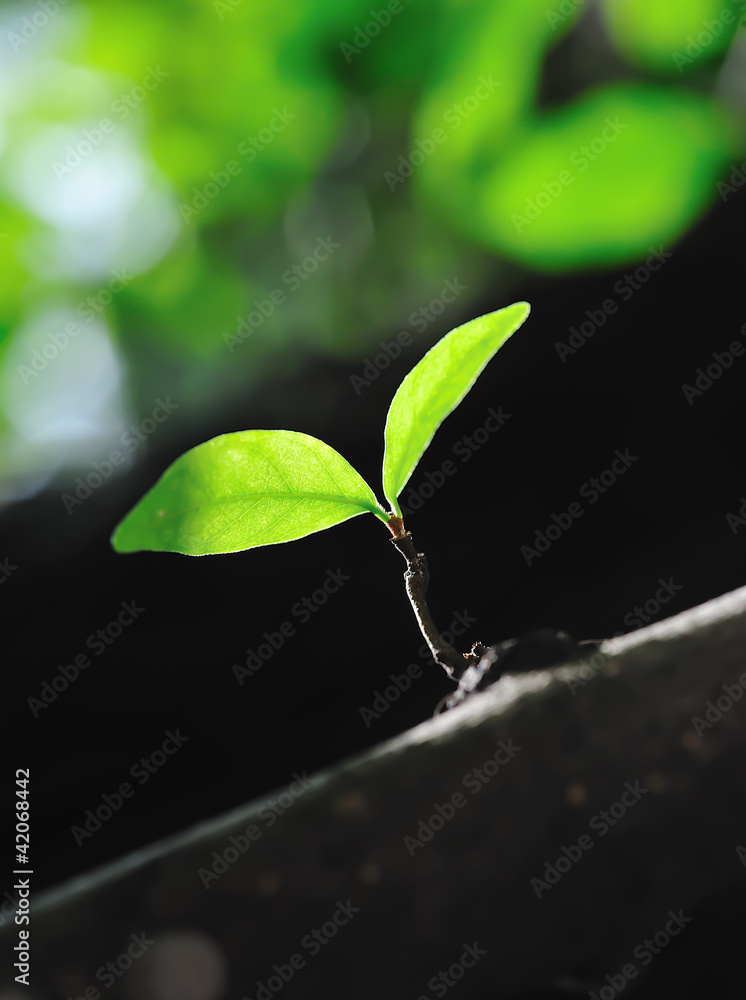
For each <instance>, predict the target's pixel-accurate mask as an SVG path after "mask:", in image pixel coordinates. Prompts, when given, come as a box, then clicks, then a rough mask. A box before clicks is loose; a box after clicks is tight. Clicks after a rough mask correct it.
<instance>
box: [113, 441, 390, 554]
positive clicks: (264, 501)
mask: <svg viewBox="0 0 746 1000" xmlns="http://www.w3.org/2000/svg"><path fill="white" fill-rule="evenodd" d="M366 511H370V512H371V513H372V514H375V515H376V516H377V517H379V518H381V520H382V521H387V520H388V517H387V515H386V513H385V512H384V511H383V510H381V508H380V507H379V505H378V503H377V502H376V498H375V497H374V495H373V493H372V491H371V489H370V487H369V486H368V484H367V483H366V482H365V481H364V480H363V479H362V478H361V477H360V476H359V475H358V473H357V472H356V471H355V470H354V469H353V468H352V466H351V465H350V464H349V463H348V462H346V461H345V459H344V458H342V456H341V455H340V454H339V453H338V452H336V451H335V450H334V449H333V448H330V447H329V445H328V444H324V442H323V441H319V440H317V439H316V438H313V437H309V435H308V434H300V433H298V432H296V431H239V432H238V433H236V434H222V435H221V436H220V437H216V438H213V439H212V440H211V441H206V442H205V443H204V444H200V445H197V447H196V448H192V449H191V450H190V451H187V452H186V453H185V454H183V455H182V456H181V457H180V458H177V459H176V461H175V462H174V463H173V465H171V466H170V467H169V468H168V469H167V470H166V471H165V473H164V474H163V475H162V476H161V478H160V479H159V480H158V482H157V483H156V484H155V486H154V487H153V489H152V490H150V492H149V493H146V494H145V496H144V497H143V498H142V500H141V501H140V502H139V503H138V504H137V506H136V507H134V508H133V509H132V510H131V511H130V512H129V514H128V515H127V516H126V517H125V519H124V520H123V521H122V522H121V524H120V525H119V527H118V528H117V529H116V531H115V532H114V535H113V536H112V544H113V546H114V548H115V549H116V550H117V551H118V552H135V551H138V550H140V549H155V550H159V551H166V552H183V553H185V554H187V555H193V556H199V555H207V554H208V553H216V552H238V551H239V550H241V549H251V548H254V547H255V546H257V545H271V544H273V543H275V542H289V541H291V540H292V539H294V538H302V537H303V535H309V534H311V533H312V532H314V531H321V530H322V529H323V528H328V527H330V526H331V525H333V524H338V523H339V522H340V521H346V520H347V519H348V518H350V517H356V516H357V515H358V514H364V513H365V512H366Z"/></svg>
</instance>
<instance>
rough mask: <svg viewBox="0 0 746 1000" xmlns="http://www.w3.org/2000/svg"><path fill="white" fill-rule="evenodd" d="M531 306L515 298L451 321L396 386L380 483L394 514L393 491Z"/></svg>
mask: <svg viewBox="0 0 746 1000" xmlns="http://www.w3.org/2000/svg"><path fill="white" fill-rule="evenodd" d="M530 310H531V307H530V306H529V304H528V302H515V303H514V304H513V305H512V306H506V307H505V309H498V310H497V312H492V313H487V315H486V316H479V317H477V319H473V320H471V321H470V322H468V323H464V325H463V326H458V327H456V329H455V330H451V332H450V333H447V334H446V335H445V337H443V339H442V340H439V341H438V343H437V344H436V345H435V346H434V347H433V348H431V349H430V350H429V351H428V352H427V354H426V355H425V357H424V358H423V359H422V361H420V362H419V364H417V365H415V367H414V368H413V369H412V371H411V372H410V373H409V375H407V377H406V378H405V379H404V381H403V382H402V384H401V385H400V386H399V388H398V389H397V391H396V395H395V396H394V398H393V399H392V401H391V406H390V407H389V413H388V417H387V419H386V432H385V441H386V448H385V452H384V457H383V488H384V492H385V493H386V497H387V499H388V500H389V502H390V503H391V505H392V508H393V510H394V512H395V513H396V514H397V515H398V516H399V517H401V508H400V507H399V502H398V500H397V497H398V496H399V494H400V493H401V491H402V490H403V489H404V487H405V485H406V484H407V481H408V479H409V477H410V476H411V475H412V473H413V472H414V470H415V467H416V466H417V463H418V462H419V460H420V459H421V458H422V455H423V453H424V451H425V449H426V448H427V446H428V445H429V444H430V442H431V441H432V439H433V436H434V435H435V432H436V431H437V429H438V428H439V427H440V425H441V424H442V423H443V421H444V420H445V418H446V417H447V416H448V414H449V413H451V412H452V411H453V410H455V409H456V407H457V406H458V404H459V403H460V402H461V400H462V399H463V398H464V396H465V395H466V394H467V392H468V391H469V389H471V387H472V386H473V385H474V383H475V381H476V380H477V376H478V375H479V373H480V372H481V371H482V369H483V368H484V366H485V365H486V364H487V362H488V361H489V360H490V358H491V357H492V356H493V354H494V353H495V352H496V351H497V350H498V348H500V347H502V345H503V344H504V343H505V341H506V340H507V339H508V337H509V336H510V335H511V334H512V333H515V331H516V330H517V329H518V327H519V326H521V324H522V323H523V322H524V321H525V319H526V317H527V316H528V314H529V312H530Z"/></svg>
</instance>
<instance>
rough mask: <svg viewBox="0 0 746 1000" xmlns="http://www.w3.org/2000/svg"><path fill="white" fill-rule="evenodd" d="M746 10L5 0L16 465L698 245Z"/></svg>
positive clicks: (7, 427)
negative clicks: (573, 279)
mask: <svg viewBox="0 0 746 1000" xmlns="http://www.w3.org/2000/svg"><path fill="white" fill-rule="evenodd" d="M745 6H746V5H744V4H743V3H742V2H741V0H679V2H678V3H676V4H673V3H671V2H670V0H601V3H600V4H594V3H592V2H591V0H472V2H470V3H466V2H465V0H434V2H432V3H429V4H419V3H417V2H415V0H390V2H389V0H387V2H386V3H383V2H380V3H376V4H374V5H371V2H370V0H365V2H363V0H319V2H317V3H315V4H311V5H295V4H292V5H291V4H268V3H261V2H258V0H225V2H223V0H214V2H208V0H148V2H146V0H140V2H131V0H128V2H127V3H124V2H123V0H122V2H108V3H106V4H93V3H83V2H75V0H71V2H67V3H61V2H59V0H44V2H41V0H37V2H27V0H23V2H22V3H13V4H5V5H2V6H0V46H2V61H1V62H0V267H1V268H2V282H1V283H0V365H1V366H2V368H1V369H0V380H1V383H2V409H1V410H0V434H2V439H3V446H2V452H1V457H0V473H2V474H3V476H4V478H5V479H6V481H8V482H10V483H11V486H12V484H16V486H15V487H13V488H17V487H18V485H19V484H20V485H21V487H22V488H25V487H24V485H23V484H24V483H27V482H28V479H29V476H30V475H32V474H34V475H37V476H41V477H42V478H43V477H44V476H45V475H48V474H51V473H53V472H54V470H55V469H56V468H62V467H65V466H70V465H75V464H76V463H78V464H80V463H81V462H83V463H84V462H85V461H88V458H89V457H90V456H91V455H94V456H95V454H97V449H98V451H99V452H100V449H101V448H102V447H104V446H105V444H106V442H107V441H111V439H112V435H116V432H117V429H118V428H119V427H121V426H122V425H123V421H124V422H125V423H126V419H127V417H128V416H129V415H131V414H132V413H142V412H143V410H144V409H145V408H147V406H148V405H149V404H151V403H152V400H153V398H154V397H155V396H156V395H157V394H158V393H159V392H163V391H164V385H166V386H167V387H168V388H169V389H171V390H173V391H174V392H175V393H176V394H177V395H179V396H180V398H181V399H182V400H183V401H187V400H188V403H189V406H190V407H193V408H194V409H196V410H199V409H200V408H201V407H211V406H215V405H218V403H219V402H220V400H222V399H225V398H227V397H229V396H230V395H232V394H238V393H241V392H245V391H246V390H247V388H249V387H250V386H251V385H252V384H254V383H255V381H256V380H257V379H260V378H262V377H263V376H264V374H265V373H267V372H269V371H271V370H272V369H273V368H276V367H277V366H278V365H280V364H283V365H287V364H288V363H292V364H296V363H300V362H301V361H302V358H303V356H304V355H308V354H324V355H328V356H332V357H336V358H339V359H340V360H342V361H346V362H350V363H352V362H353V361H354V362H355V363H357V361H358V359H360V358H361V357H363V356H364V355H365V353H366V352H367V351H369V350H370V349H371V348H372V347H374V346H375V345H376V344H377V343H378V341H379V340H380V339H381V337H383V336H392V335H395V334H396V332H397V331H398V330H400V329H406V328H410V327H411V326H412V323H411V321H410V320H409V317H410V315H411V314H412V313H413V312H415V311H416V310H417V309H418V308H419V307H420V306H422V305H425V304H427V303H428V302H429V301H430V300H432V299H433V298H434V297H436V296H437V295H438V292H439V289H440V287H441V285H442V283H443V281H444V280H445V279H447V278H454V277H455V276H458V278H459V280H460V281H462V282H463V283H465V284H466V286H467V291H466V293H465V294H464V296H463V297H462V299H461V301H460V302H459V304H458V314H454V315H453V324H452V325H455V323H456V322H457V321H458V320H459V319H462V318H463V317H464V314H468V311H469V303H470V302H471V301H473V300H476V299H478V298H481V299H483V297H484V294H485V291H486V289H488V288H489V289H490V290H491V293H492V294H494V297H495V302H494V304H495V306H498V305H500V304H501V303H502V302H504V301H506V300H508V299H509V297H510V294H511V289H510V283H511V281H512V280H513V279H514V275H515V264H516V263H518V264H520V265H521V266H523V267H526V268H529V269H539V270H552V271H569V270H571V269H574V268H579V267H586V268H587V267H597V266H611V265H614V264H618V263H622V262H631V261H634V260H636V259H639V258H641V257H644V256H646V255H647V253H648V252H649V250H648V248H649V247H650V246H651V245H652V244H655V245H658V244H661V245H663V246H665V247H666V248H670V246H671V245H672V243H673V242H674V241H675V240H677V239H678V238H680V237H681V235H682V234H683V233H685V232H686V230H687V229H688V227H690V226H691V225H692V224H693V222H694V221H695V220H696V219H697V218H698V217H699V216H701V214H702V213H703V212H704V211H705V210H706V209H707V208H708V206H710V205H711V204H712V203H713V202H714V201H716V199H717V189H716V182H717V180H718V179H719V178H720V177H722V176H724V175H725V174H726V172H727V169H728V167H729V166H730V165H731V164H732V163H734V162H736V161H737V160H739V159H740V158H741V157H742V155H743V145H742V137H741V135H742V129H740V128H739V125H740V124H741V123H742V121H743V114H744V109H743V107H742V106H741V103H740V102H741V100H742V96H739V94H737V93H731V92H730V90H729V84H728V80H729V77H728V74H727V73H725V72H724V66H725V64H726V63H727V60H728V59H729V58H730V55H729V52H730V51H731V49H732V47H733V46H734V45H737V44H741V43H742V38H739V39H735V40H734V36H736V35H739V36H742V35H743V32H742V29H741V26H740V21H741V19H742V18H743V14H744V7H745ZM731 14H732V15H733V16H732V17H731V16H730V15H731ZM610 123H611V124H610ZM320 239H326V240H331V241H332V242H333V243H335V244H338V247H336V248H335V249H334V250H333V252H331V253H328V254H327V256H326V258H325V259H324V260H323V262H320V261H319V260H318V259H315V260H314V259H313V258H312V254H313V251H314V249H315V247H316V246H317V242H318V240H320ZM117 275H118V276H119V279H118V280H117ZM273 292H275V293H276V294H275V298H274V299H273V298H272V293H273ZM280 300H281V301H280ZM86 303H88V304H87V305H86ZM70 323H72V324H73V327H77V329H75V330H73V327H68V326H67V324H70ZM65 330H68V332H67V333H65ZM241 330H243V335H242V336H241V337H240V338H239V341H238V342H237V341H236V334H237V332H240V331H241ZM55 338H56V339H55ZM65 338H67V343H65ZM425 338H426V340H431V339H432V335H431V334H425ZM107 344H108V345H109V346H107ZM107 366H108V367H107ZM107 386H108V389H107V392H108V395H107V392H104V388H105V387H107ZM94 389H95V391H94ZM71 399H74V400H77V403H76V404H75V405H76V406H77V407H78V410H75V412H71V410H70V406H71V402H70V400H71ZM73 409H74V407H73ZM76 441H77V442H78V445H79V447H78V446H77V445H75V442H76ZM11 492H12V491H11Z"/></svg>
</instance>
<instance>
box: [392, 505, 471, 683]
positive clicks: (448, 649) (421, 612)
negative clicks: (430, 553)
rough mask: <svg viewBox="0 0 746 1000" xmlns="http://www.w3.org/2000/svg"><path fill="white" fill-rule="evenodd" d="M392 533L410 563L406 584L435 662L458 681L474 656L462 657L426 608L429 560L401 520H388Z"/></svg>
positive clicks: (393, 518)
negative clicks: (443, 635) (416, 545)
mask: <svg viewBox="0 0 746 1000" xmlns="http://www.w3.org/2000/svg"><path fill="white" fill-rule="evenodd" d="M389 530H390V531H391V533H392V535H393V536H394V537H393V538H392V539H391V541H392V543H393V544H394V545H395V546H396V548H397V549H398V550H399V551H400V552H401V554H402V555H403V556H404V558H405V560H406V562H407V571H406V573H405V574H404V582H405V585H406V588H407V596H408V597H409V600H410V603H411V605H412V609H413V611H414V614H415V618H416V619H417V623H418V625H419V626H420V631H421V632H422V634H423V636H424V637H425V641H426V642H427V644H428V646H429V647H430V652H431V653H432V654H433V659H434V660H435V662H436V663H438V664H440V666H441V667H443V669H444V670H445V672H446V673H447V674H448V676H449V677H455V678H456V680H458V679H459V678H460V677H461V674H462V673H463V672H464V670H465V669H466V668H467V667H468V666H469V665H470V663H471V662H472V661H473V660H474V654H473V653H468V654H461V653H459V651H458V650H457V649H454V647H453V646H451V645H449V644H448V643H447V642H445V640H444V639H443V637H442V636H441V634H440V632H439V631H438V628H437V626H436V624H435V622H434V621H433V617H432V615H431V614H430V609H429V608H428V606H427V600H426V596H427V586H428V583H429V582H430V571H429V569H428V565H427V559H426V558H425V556H424V554H423V553H422V552H417V550H416V549H415V547H414V543H413V541H412V536H411V534H410V533H409V532H408V531H405V530H404V525H403V523H402V521H401V518H398V517H393V516H392V518H391V520H390V521H389Z"/></svg>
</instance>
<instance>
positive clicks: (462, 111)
mask: <svg viewBox="0 0 746 1000" xmlns="http://www.w3.org/2000/svg"><path fill="white" fill-rule="evenodd" d="M449 7H450V19H449V21H448V22H447V24H446V31H445V32H444V38H443V46H442V50H441V53H440V57H439V58H437V59H436V60H434V63H433V73H432V79H431V81H430V83H429V84H428V87H427V91H426V94H425V96H424V98H423V100H422V102H421V104H420V107H419V108H418V109H417V110H416V112H415V115H414V120H413V124H412V133H411V146H412V147H414V148H415V149H418V148H419V147H417V145H416V144H417V141H418V140H419V141H420V142H421V143H422V142H426V140H427V139H428V138H430V137H432V135H433V132H434V131H435V130H436V129H440V130H441V131H442V133H443V134H444V135H445V139H444V140H443V141H442V142H440V143H439V144H438V145H437V146H435V148H434V150H433V152H432V154H431V155H428V156H427V157H425V158H424V162H422V165H421V166H420V167H418V171H417V179H416V183H417V185H418V186H421V188H422V189H423V190H424V191H427V193H428V195H429V196H430V203H431V204H434V205H435V206H437V208H438V209H439V210H442V209H443V208H445V209H446V210H447V211H448V212H449V214H450V215H451V216H452V217H453V218H457V219H462V218H463V217H464V216H467V217H468V216H469V215H470V214H471V211H472V208H473V199H474V197H475V194H476V192H477V189H478V186H479V184H480V183H481V182H482V181H483V179H484V177H485V175H487V176H488V175H489V174H490V173H491V171H492V170H493V169H494V165H495V163H496V162H497V161H499V159H500V157H501V156H502V155H503V154H504V152H505V150H507V149H508V148H509V146H510V145H512V141H513V130H514V129H515V128H517V127H519V123H520V122H521V121H522V120H523V119H525V117H526V116H527V115H529V114H530V112H531V108H532V105H533V103H534V101H535V99H536V96H537V94H538V90H539V83H540V70H541V60H542V56H543V54H544V52H545V50H546V49H547V48H548V47H550V46H551V45H554V44H556V43H557V42H558V41H559V40H560V39H561V37H562V35H563V34H564V32H565V31H567V30H568V29H569V28H570V27H572V24H573V22H574V20H576V18H577V17H578V16H579V14H580V11H579V10H578V9H577V8H573V12H572V13H571V14H570V15H569V16H563V17H561V18H560V19H559V21H560V23H559V24H557V23H555V22H553V21H552V19H551V18H550V17H549V14H550V13H551V11H550V10H549V9H548V7H547V3H546V0H502V2H501V3H493V2H488V3H479V4H475V5H470V6H468V7H464V5H463V4H460V3H451V4H449ZM485 81H486V82H487V84H488V85H487V86H485V83H484V82H485ZM403 152H405V153H408V152H409V150H404V151H403ZM397 190H398V189H397Z"/></svg>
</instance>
